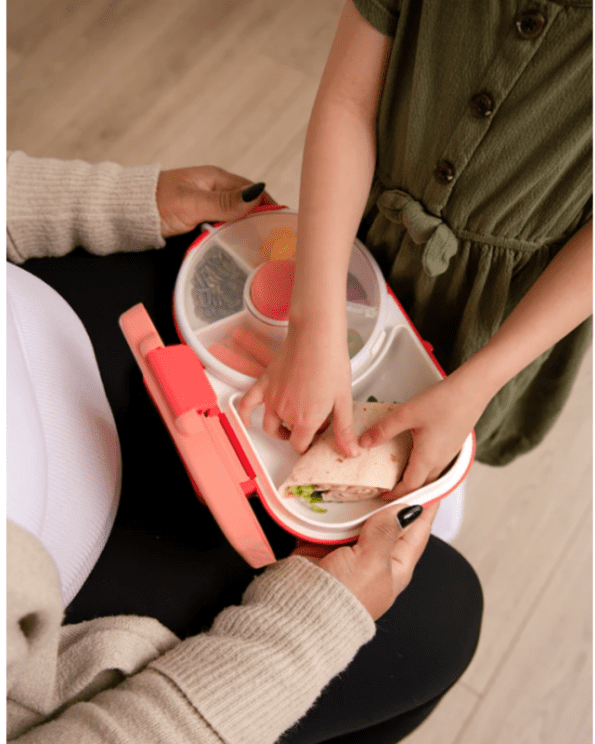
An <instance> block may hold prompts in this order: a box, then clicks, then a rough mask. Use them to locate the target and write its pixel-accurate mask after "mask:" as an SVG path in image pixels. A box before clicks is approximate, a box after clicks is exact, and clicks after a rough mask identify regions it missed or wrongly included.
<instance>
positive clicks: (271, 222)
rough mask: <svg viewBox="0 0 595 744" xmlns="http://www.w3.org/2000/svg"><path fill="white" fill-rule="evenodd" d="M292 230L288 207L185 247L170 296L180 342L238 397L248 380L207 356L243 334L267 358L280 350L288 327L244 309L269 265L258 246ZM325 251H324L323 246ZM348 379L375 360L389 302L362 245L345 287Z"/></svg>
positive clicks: (293, 216)
mask: <svg viewBox="0 0 595 744" xmlns="http://www.w3.org/2000/svg"><path fill="white" fill-rule="evenodd" d="M284 228H290V229H292V230H296V229H297V212H295V211H294V210H291V209H287V208H286V207H282V208H270V207H269V208H265V209H263V210H261V211H258V210H255V211H254V212H253V213H251V214H250V215H248V216H247V217H246V218H245V219H243V220H239V221H238V222H233V223H226V224H223V225H218V226H215V227H209V228H208V229H207V230H206V231H205V232H203V233H202V234H201V235H200V236H199V237H198V238H197V239H196V240H195V241H194V242H193V244H192V245H191V246H190V248H189V249H188V251H187V253H186V256H185V257H184V260H183V262H182V265H181V267H180V271H179V273H178V277H177V280H176V286H175V289H174V317H175V321H176V325H177V328H178V332H179V335H180V337H181V338H182V339H183V340H184V342H185V343H187V344H188V345H189V346H190V347H191V348H192V349H194V351H195V352H196V354H197V356H198V358H199V359H200V360H201V362H202V363H203V364H204V366H205V367H206V369H207V370H208V371H209V372H210V373H212V374H213V375H215V377H217V378H218V379H219V380H221V381H223V382H224V383H226V384H228V385H231V386H233V387H235V388H237V389H238V390H247V389H248V388H249V387H250V386H251V385H252V384H253V383H254V377H255V376H254V375H248V374H243V373H242V372H241V371H238V370H236V369H234V368H232V367H230V366H228V365H227V364H224V363H223V362H222V361H220V359H219V358H217V357H216V356H214V354H212V353H211V352H210V351H209V348H210V347H211V345H212V344H220V343H222V342H225V341H226V340H227V339H229V337H230V334H231V333H232V331H233V330H234V329H236V328H238V327H244V328H248V329H249V330H250V331H251V333H253V334H254V335H255V336H256V337H257V338H258V339H259V340H261V341H263V342H264V343H266V345H267V346H268V347H269V348H270V349H271V350H272V351H273V352H275V351H277V350H278V349H279V347H280V346H281V344H282V342H283V340H284V338H285V336H286V334H287V323H286V322H282V321H276V320H273V319H270V318H269V319H267V318H265V317H263V316H262V315H261V314H260V313H259V312H258V311H257V310H256V309H255V308H254V307H253V305H252V304H251V302H250V296H249V295H250V283H251V280H252V278H253V276H254V274H255V273H256V271H257V270H258V269H259V268H261V267H262V266H263V264H265V263H267V261H266V260H265V259H264V258H263V257H262V255H261V246H262V245H263V244H264V243H265V242H266V241H267V240H268V239H269V238H270V236H271V234H272V233H273V232H274V231H275V230H278V229H284ZM321 250H324V246H321ZM346 301H347V317H348V327H349V332H350V339H351V343H352V345H351V347H350V348H351V349H352V352H351V353H352V358H351V364H352V372H353V374H354V375H357V374H359V373H360V372H361V371H362V370H363V369H364V368H365V367H366V366H367V365H368V364H370V362H371V361H372V358H373V357H374V355H375V348H376V343H377V341H378V336H379V335H380V334H381V331H382V328H383V327H384V325H385V324H386V313H387V305H388V297H387V294H386V291H385V289H384V280H383V278H382V274H381V272H380V269H379V267H378V265H377V264H376V262H375V261H374V259H373V258H372V256H371V255H370V253H369V252H368V251H367V249H366V248H365V246H364V245H363V244H362V243H361V242H360V241H358V240H355V241H354V245H353V249H352V253H351V258H350V264H349V272H348V281H347V286H346Z"/></svg>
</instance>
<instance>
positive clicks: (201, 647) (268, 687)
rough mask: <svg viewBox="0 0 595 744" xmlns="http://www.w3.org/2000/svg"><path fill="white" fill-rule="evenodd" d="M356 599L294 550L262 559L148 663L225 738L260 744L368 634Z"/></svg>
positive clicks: (370, 625)
mask: <svg viewBox="0 0 595 744" xmlns="http://www.w3.org/2000/svg"><path fill="white" fill-rule="evenodd" d="M374 632H375V625H374V621H373V620H372V618H371V616H370V615H369V613H368V612H367V611H366V609H365V608H364V606H363V605H362V604H361V603H360V602H359V601H358V600H357V599H356V598H355V596H354V595H353V594H352V593H351V592H350V591H349V590H348V589H347V588H346V587H345V586H344V585H343V584H341V583H340V582H339V581H337V580H336V579H334V578H333V577H332V576H331V575H330V574H328V573H327V572H326V571H323V570H322V569H320V568H318V566H315V565H314V564H312V563H311V562H310V561H308V560H306V559H305V558H302V557H298V556H293V557H290V558H288V559H286V560H284V561H281V562H279V563H277V564H275V565H273V566H270V567H269V568H268V569H267V570H266V571H265V572H264V573H263V574H262V575H261V576H259V577H258V578H257V579H255V580H254V581H253V582H252V584H251V585H250V586H249V587H248V589H247V590H246V593H245V595H244V599H243V604H242V606H241V607H229V608H227V609H226V610H224V611H223V612H222V613H221V614H220V615H219V616H218V617H217V619H216V620H215V622H214V624H213V627H212V628H211V630H210V631H209V632H208V633H203V634H201V635H199V636H197V637H196V638H191V639H188V640H186V641H184V642H183V643H181V644H180V645H179V646H177V647H176V648H175V649H173V650H172V651H170V652H169V653H167V654H166V655H164V656H163V657H161V658H160V659H158V660H156V661H155V662H153V663H152V664H151V667H152V668H154V669H156V670H158V671H160V672H161V673H162V674H164V675H166V676H167V677H168V678H169V679H171V680H172V681H173V682H174V683H175V684H177V686H178V687H179V688H180V689H181V690H182V692H183V693H184V694H185V696H186V697H187V698H188V699H189V700H190V702H191V703H192V704H193V705H194V706H195V708H196V709H197V710H198V711H199V712H200V714H201V715H202V716H203V717H204V718H205V719H206V720H207V721H208V722H209V724H210V725H211V726H212V727H213V729H214V730H215V731H217V733H218V734H219V736H220V737H221V738H222V739H223V740H224V741H226V742H229V743H230V744H231V743H232V742H233V744H267V742H270V743H271V744H272V742H274V741H276V740H277V739H278V737H279V736H280V735H281V734H282V733H283V731H285V730H286V729H288V728H289V727H290V726H291V725H293V724H294V723H295V722H296V721H297V720H299V719H300V718H301V717H302V716H303V715H304V714H305V713H306V711H307V710H308V709H309V708H310V706H311V705H312V703H313V702H314V700H315V699H316V698H317V697H318V695H319V694H320V692H321V691H322V689H323V687H325V685H327V684H328V682H330V680H331V679H332V678H333V677H334V676H335V675H336V674H338V673H339V672H340V671H342V670H343V669H344V668H345V667H346V666H347V665H348V664H349V662H350V661H351V660H352V659H353V657H354V656H355V654H356V653H357V651H358V649H359V648H360V647H361V646H362V645H363V644H364V643H366V642H368V641H369V640H370V639H371V638H372V637H373V635H374Z"/></svg>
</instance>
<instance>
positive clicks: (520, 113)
mask: <svg viewBox="0 0 595 744" xmlns="http://www.w3.org/2000/svg"><path fill="white" fill-rule="evenodd" d="M354 2H355V5H356V7H357V8H358V10H359V12H360V13H361V14H362V16H363V17H364V18H366V19H367V20H368V21H369V22H370V23H372V25H374V26H375V27H376V28H377V29H378V30H379V31H381V32H382V33H383V34H386V35H390V36H392V37H394V42H393V46H392V50H391V54H390V59H389V62H388V67H387V72H386V81H385V86H384V91H383V96H382V101H381V104H380V110H379V116H378V122H377V153H378V154H377V163H376V172H375V177H374V181H373V184H372V189H371V192H370V197H369V200H368V204H367V206H366V210H365V213H364V218H363V221H362V225H361V229H360V237H361V238H362V239H363V241H364V242H365V244H366V245H367V246H368V248H369V249H370V250H371V251H372V253H373V254H374V256H375V257H376V259H377V260H378V262H379V264H380V266H381V268H382V270H383V271H384V273H385V276H386V278H387V280H388V282H389V284H390V286H391V287H392V289H393V291H394V292H395V294H396V296H397V297H398V299H399V300H400V301H401V303H402V304H403V306H404V308H405V310H406V311H407V313H408V314H409V315H410V317H411V319H412V321H413V323H414V325H415V326H416V327H417V329H418V330H419V332H420V334H421V335H422V337H423V338H424V339H425V340H426V341H429V342H430V343H431V344H432V345H433V346H434V353H435V355H436V357H437V359H438V360H439V362H440V363H441V364H442V366H443V367H444V369H445V371H446V372H447V373H449V372H451V371H452V370H454V369H455V368H456V367H458V366H459V365H461V364H462V363H463V362H464V361H465V360H466V359H468V358H469V356H471V355H472V354H473V353H474V352H476V351H477V350H478V349H480V348H481V347H482V346H483V345H484V344H485V343H486V342H487V340H488V339H489V338H490V336H492V335H493V334H494V332H495V331H496V330H497V329H498V327H499V326H500V325H501V324H502V322H503V321H504V320H505V318H506V317H507V316H508V315H509V313H510V312H511V311H512V310H513V309H514V307H515V306H516V305H517V303H518V302H519V300H520V299H521V298H522V297H523V296H524V295H525V294H526V292H527V291H528V289H529V288H530V287H531V285H532V284H533V283H534V282H535V280H536V279H537V278H538V277H539V275H540V274H541V273H542V272H543V271H544V269H545V268H546V266H547V265H548V263H549V262H550V261H551V260H552V258H553V256H554V255H555V254H556V252H557V251H559V250H560V248H561V247H562V246H563V245H564V244H565V243H566V242H567V241H568V239H569V238H570V237H571V236H572V235H573V234H574V233H575V232H576V231H577V230H578V229H579V228H580V227H581V226H583V225H584V224H586V223H587V222H588V221H589V220H590V219H591V216H592V202H591V198H592V132H591V126H592V123H591V105H592V104H591V99H592V90H591V89H592V72H591V65H592V51H591V44H592V42H591V23H592V17H591V8H590V5H591V4H590V3H588V4H587V3H585V2H549V1H546V0H532V1H530V2H528V1H527V0H520V2H517V1H516V0H515V1H512V0H456V2H448V0H442V2H440V1H439V0H402V2H398V0H354ZM590 338H591V318H589V319H588V320H587V321H585V322H584V323H583V324H581V325H580V326H579V327H578V328H576V329H575V330H574V331H572V332H571V333H569V334H568V335H567V336H566V337H565V338H564V339H562V340H561V341H560V342H559V343H557V344H556V345H555V346H554V347H552V348H551V349H549V350H548V351H547V352H545V353H544V354H543V355H542V356H541V357H539V359H537V360H536V361H535V362H533V363H532V364H530V365H529V366H528V367H527V368H526V369H524V370H523V371H522V372H521V373H520V374H518V375H517V376H516V377H515V378H514V379H513V380H511V381H510V383H508V384H507V385H506V386H505V387H504V388H502V390H501V391H500V392H499V393H498V394H497V395H496V396H495V398H494V399H493V400H492V401H491V403H490V404H489V406H488V408H487V409H486V410H485V412H484V414H483V416H482V417H481V419H480V421H479V422H478V424H477V426H476V434H477V444H478V447H477V459H478V460H480V461H481V462H485V463H488V464H491V465H504V464H506V463H508V462H510V461H511V460H513V459H514V458H515V457H516V456H518V455H520V454H522V453H524V452H527V451H528V450H530V449H532V448H533V447H535V446H536V445H537V444H539V442H540V441H541V440H542V439H543V437H544V436H545V434H546V433H547V431H548V430H549V428H550V427H551V425H552V424H553V422H554V421H555V419H556V417H557V416H558V414H559V412H560V410H561V409H562V407H563V405H564V402H565V401H566V398H567V396H568V394H569V392H570V388H571V386H572V383H573V381H574V378H575V376H576V372H577V370H578V367H579V364H580V361H581V359H582V356H583V354H584V352H585V349H586V348H587V346H588V344H589V341H590Z"/></svg>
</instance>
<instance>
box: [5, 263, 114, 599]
mask: <svg viewBox="0 0 595 744" xmlns="http://www.w3.org/2000/svg"><path fill="white" fill-rule="evenodd" d="M50 260H51V259H50ZM6 291H7V325H6V329H7V334H6V343H7V363H6V384H7V518H8V519H10V520H11V521H13V522H14V523H15V524H17V525H18V526H20V527H22V528H23V529H25V530H27V531H28V532H30V533H31V534H33V535H35V537H37V538H38V539H39V540H40V542H41V543H42V545H43V546H44V547H45V548H46V550H47V551H48V553H49V554H50V555H51V557H52V558H53V560H54V562H55V563H56V567H57V569H58V573H59V576H60V585H61V591H62V600H63V603H64V606H66V605H68V604H69V602H70V601H71V600H72V599H73V598H74V596H75V595H76V593H77V592H78V591H79V589H80V587H81V586H82V584H83V583H84V581H85V579H86V578H87V576H88V575H89V573H90V572H91V569H92V568H93V566H94V565H95V563H96V561H97V559H98V557H99V555H100V553H101V551H102V549H103V547H104V545H105V542H106V540H107V537H108V535H109V532H110V530H111V527H112V524H113V520H114V517H115V513H116V509H117V506H118V500H119V495H120V482H121V458H120V445H119V441H118V435H117V431H116V426H115V422H114V418H113V415H112V412H111V410H110V407H109V404H108V401H107V398H106V396H105V391H104V389H103V384H102V382H101V378H100V376H99V369H98V368H97V362H96V360H95V355H94V353H93V348H92V346H91V342H90V339H89V337H88V335H87V333H86V331H85V329H84V327H83V325H82V323H81V321H80V320H79V318H78V317H77V316H76V315H75V313H74V312H73V310H72V309H71V308H70V307H69V305H68V304H67V303H66V302H65V301H64V300H63V299H62V297H60V295H59V294H58V293H57V292H55V291H54V290H53V289H52V288H51V287H49V286H48V285H47V284H45V282H42V281H41V280H40V279H38V278H37V277H35V276H33V275H31V274H29V273H28V272H26V271H24V270H23V269H20V268H18V267H17V266H14V265H12V264H10V263H8V264H7V266H6Z"/></svg>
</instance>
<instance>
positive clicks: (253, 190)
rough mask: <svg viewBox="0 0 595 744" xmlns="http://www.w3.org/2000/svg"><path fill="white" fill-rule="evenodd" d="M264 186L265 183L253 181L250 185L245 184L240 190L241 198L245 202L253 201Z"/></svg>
mask: <svg viewBox="0 0 595 744" xmlns="http://www.w3.org/2000/svg"><path fill="white" fill-rule="evenodd" d="M265 186H266V184H264V183H262V182H261V183H253V184H252V186H247V187H246V188H245V189H244V190H243V191H242V199H243V200H244V201H245V202H251V201H254V200H255V199H258V197H259V196H260V195H261V194H262V192H263V191H264V187H265Z"/></svg>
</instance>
